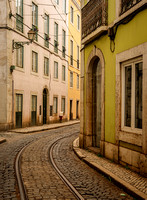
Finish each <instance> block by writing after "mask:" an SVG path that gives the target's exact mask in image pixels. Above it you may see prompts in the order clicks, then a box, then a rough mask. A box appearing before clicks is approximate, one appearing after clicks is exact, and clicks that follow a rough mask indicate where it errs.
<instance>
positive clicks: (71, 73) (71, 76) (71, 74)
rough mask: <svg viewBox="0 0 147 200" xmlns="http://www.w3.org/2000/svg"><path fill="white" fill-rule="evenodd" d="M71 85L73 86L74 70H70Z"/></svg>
mask: <svg viewBox="0 0 147 200" xmlns="http://www.w3.org/2000/svg"><path fill="white" fill-rule="evenodd" d="M70 87H73V72H70Z"/></svg>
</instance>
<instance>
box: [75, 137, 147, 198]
mask: <svg viewBox="0 0 147 200" xmlns="http://www.w3.org/2000/svg"><path fill="white" fill-rule="evenodd" d="M73 149H74V152H75V153H76V154H77V156H78V157H79V158H80V159H81V160H83V161H84V162H85V163H87V164H88V165H89V166H90V167H92V168H94V169H96V170H97V171H99V172H101V173H102V174H104V175H105V176H107V177H108V178H109V180H110V181H111V180H112V181H113V182H115V183H117V185H119V186H120V187H122V188H124V189H126V190H127V191H129V193H131V194H132V195H134V196H135V197H136V199H137V200H138V199H146V200H147V178H144V177H142V176H140V175H139V174H137V173H135V172H132V171H131V170H129V169H126V168H124V167H123V166H120V165H119V164H116V163H113V162H111V161H110V160H108V159H106V158H102V157H98V156H97V155H96V154H94V153H91V152H89V151H88V150H84V149H81V148H79V138H77V139H76V140H75V141H74V142H73Z"/></svg>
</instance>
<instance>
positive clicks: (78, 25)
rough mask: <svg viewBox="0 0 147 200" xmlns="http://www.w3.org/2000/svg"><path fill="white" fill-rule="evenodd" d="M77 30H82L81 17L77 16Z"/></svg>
mask: <svg viewBox="0 0 147 200" xmlns="http://www.w3.org/2000/svg"><path fill="white" fill-rule="evenodd" d="M77 29H78V31H79V30H80V15H78V14H77Z"/></svg>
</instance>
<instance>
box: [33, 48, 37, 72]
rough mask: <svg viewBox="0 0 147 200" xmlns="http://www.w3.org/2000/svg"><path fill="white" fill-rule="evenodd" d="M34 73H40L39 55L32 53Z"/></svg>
mask: <svg viewBox="0 0 147 200" xmlns="http://www.w3.org/2000/svg"><path fill="white" fill-rule="evenodd" d="M32 72H36V73H37V72H38V53H37V52H35V51H32Z"/></svg>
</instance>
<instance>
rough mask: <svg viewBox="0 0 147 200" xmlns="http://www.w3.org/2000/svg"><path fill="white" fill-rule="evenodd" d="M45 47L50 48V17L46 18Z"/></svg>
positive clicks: (46, 16)
mask: <svg viewBox="0 0 147 200" xmlns="http://www.w3.org/2000/svg"><path fill="white" fill-rule="evenodd" d="M44 46H45V47H47V48H49V16H48V15H46V14H45V17H44Z"/></svg>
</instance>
